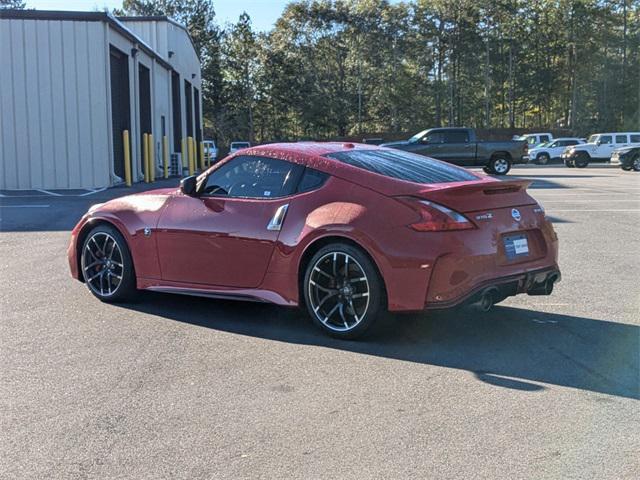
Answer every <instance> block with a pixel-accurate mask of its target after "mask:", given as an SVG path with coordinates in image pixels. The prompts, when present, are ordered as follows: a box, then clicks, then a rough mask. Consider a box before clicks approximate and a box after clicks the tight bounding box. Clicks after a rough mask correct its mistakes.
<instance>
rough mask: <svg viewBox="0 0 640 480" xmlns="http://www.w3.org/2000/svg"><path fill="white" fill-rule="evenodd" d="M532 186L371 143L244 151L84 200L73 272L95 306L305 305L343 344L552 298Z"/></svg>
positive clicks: (555, 274)
mask: <svg viewBox="0 0 640 480" xmlns="http://www.w3.org/2000/svg"><path fill="white" fill-rule="evenodd" d="M528 185H529V182H528V181H525V180H514V181H499V180H497V179H494V178H491V177H488V176H486V175H483V174H481V173H475V172H471V171H468V170H465V169H463V168H459V167H456V166H453V165H449V164H447V163H444V162H440V161H438V160H433V159H429V158H425V157H422V156H419V155H415V154H412V153H409V152H403V151H400V150H392V149H389V148H380V147H376V146H373V145H354V144H349V143H347V144H338V143H314V142H307V143H288V144H286V143H284V144H271V145H268V146H261V147H254V148H251V149H249V150H245V151H244V152H243V153H242V154H240V155H235V156H230V157H227V158H226V159H224V160H222V161H221V162H218V163H217V164H216V165H215V166H214V167H213V168H212V169H211V170H208V171H206V172H205V173H203V174H201V175H200V176H198V177H196V176H195V175H194V176H191V177H187V178H185V179H183V180H182V181H181V184H180V188H173V189H171V188H165V189H160V190H155V191H150V192H149V191H148V192H144V193H139V194H134V195H129V196H126V197H122V198H118V199H115V200H111V201H109V202H107V203H103V204H100V205H96V206H93V207H92V208H91V209H90V210H89V212H87V214H85V215H84V216H83V217H82V219H81V220H80V222H79V223H78V225H76V227H75V228H74V229H73V232H72V234H71V242H70V244H69V249H68V252H67V253H68V261H69V267H70V269H71V274H72V275H73V277H75V278H76V279H78V280H81V281H83V282H84V283H85V284H86V286H87V288H88V289H89V290H90V292H91V293H92V294H93V295H94V296H95V297H97V298H98V299H99V300H101V301H104V302H120V301H125V300H126V299H128V298H131V297H133V296H135V294H136V292H137V290H138V289H141V290H152V291H156V292H166V293H181V294H187V295H197V296H204V297H212V298H227V299H228V298H235V299H238V300H254V301H255V300H258V301H263V302H270V303H275V304H278V305H283V306H289V307H294V306H301V307H302V308H306V309H307V311H308V314H309V316H310V317H311V319H312V320H313V322H315V324H316V325H317V326H318V327H319V328H321V329H322V330H323V331H324V332H325V333H327V334H330V335H333V336H336V337H339V338H355V337H358V336H359V335H361V334H363V333H364V332H365V331H366V330H367V328H369V327H370V326H371V324H373V323H374V321H375V320H376V317H378V316H379V314H381V313H382V312H383V311H384V310H390V311H394V312H400V311H416V310H430V309H442V308H447V307H453V306H456V305H461V304H467V303H475V304H478V306H480V307H481V308H482V309H483V310H488V309H490V308H491V306H492V305H493V304H495V303H497V302H499V301H502V300H504V299H505V298H507V297H509V296H513V295H516V294H520V293H527V294H529V295H549V294H551V292H552V290H553V287H554V284H555V283H556V282H557V281H559V280H560V270H559V268H558V263H557V262H558V237H557V236H556V233H555V232H554V230H553V226H552V224H551V222H550V221H549V220H548V219H547V218H546V217H545V214H544V210H543V209H542V207H541V206H540V205H539V204H538V203H537V202H536V201H535V200H534V199H533V198H531V196H529V194H528V193H527V191H526V189H527V186H528ZM150 205H152V207H150ZM143 226H144V227H143ZM134 266H135V268H134Z"/></svg>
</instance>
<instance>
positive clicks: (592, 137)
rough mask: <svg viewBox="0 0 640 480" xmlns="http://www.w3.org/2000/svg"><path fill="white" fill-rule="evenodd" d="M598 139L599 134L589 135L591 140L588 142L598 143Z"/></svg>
mask: <svg viewBox="0 0 640 480" xmlns="http://www.w3.org/2000/svg"><path fill="white" fill-rule="evenodd" d="M597 141H598V136H597V135H591V136H590V137H589V140H587V143H596V142H597Z"/></svg>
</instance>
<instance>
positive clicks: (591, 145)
mask: <svg viewBox="0 0 640 480" xmlns="http://www.w3.org/2000/svg"><path fill="white" fill-rule="evenodd" d="M636 145H637V146H640V132H614V133H595V134H593V135H591V136H590V137H589V140H587V143H583V144H580V145H575V146H573V147H567V148H566V149H565V151H564V152H563V153H562V160H564V164H565V165H566V166H567V167H569V168H572V167H578V168H584V167H586V166H587V165H589V163H591V162H608V161H609V160H610V159H611V155H612V154H613V151H614V150H615V149H616V148H622V147H633V146H636Z"/></svg>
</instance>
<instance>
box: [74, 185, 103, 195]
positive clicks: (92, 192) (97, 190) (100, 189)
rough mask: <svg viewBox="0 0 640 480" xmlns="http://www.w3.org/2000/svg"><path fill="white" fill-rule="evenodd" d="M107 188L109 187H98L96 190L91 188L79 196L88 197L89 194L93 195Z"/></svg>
mask: <svg viewBox="0 0 640 480" xmlns="http://www.w3.org/2000/svg"><path fill="white" fill-rule="evenodd" d="M106 189H107V187H104V188H98V189H96V190H91V191H90V192H87V193H81V194H80V195H78V197H86V196H87V195H93V194H94V193H98V192H103V191H105V190H106Z"/></svg>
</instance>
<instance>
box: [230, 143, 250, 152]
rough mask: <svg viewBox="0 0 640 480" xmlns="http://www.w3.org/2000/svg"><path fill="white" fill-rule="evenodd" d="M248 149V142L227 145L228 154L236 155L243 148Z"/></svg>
mask: <svg viewBox="0 0 640 480" xmlns="http://www.w3.org/2000/svg"><path fill="white" fill-rule="evenodd" d="M249 147H251V143H249V142H231V145H229V154H232V153H236V152H237V151H239V150H242V149H243V148H249Z"/></svg>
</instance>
